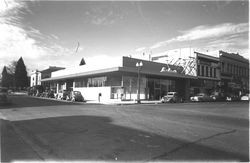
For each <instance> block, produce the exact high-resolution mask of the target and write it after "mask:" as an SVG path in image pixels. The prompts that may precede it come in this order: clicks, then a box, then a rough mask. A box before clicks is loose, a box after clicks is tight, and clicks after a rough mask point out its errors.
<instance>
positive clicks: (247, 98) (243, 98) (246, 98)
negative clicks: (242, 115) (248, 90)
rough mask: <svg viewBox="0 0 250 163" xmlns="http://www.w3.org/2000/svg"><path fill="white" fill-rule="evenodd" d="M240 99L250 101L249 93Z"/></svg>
mask: <svg viewBox="0 0 250 163" xmlns="http://www.w3.org/2000/svg"><path fill="white" fill-rule="evenodd" d="M240 100H241V101H249V94H245V95H243V96H241V98H240Z"/></svg>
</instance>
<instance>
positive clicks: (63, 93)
mask: <svg viewBox="0 0 250 163" xmlns="http://www.w3.org/2000/svg"><path fill="white" fill-rule="evenodd" d="M68 96H69V92H68V91H66V90H63V91H59V92H58V95H57V99H60V100H66V99H67V97H68Z"/></svg>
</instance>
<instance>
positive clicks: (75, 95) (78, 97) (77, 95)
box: [68, 91, 84, 102]
mask: <svg viewBox="0 0 250 163" xmlns="http://www.w3.org/2000/svg"><path fill="white" fill-rule="evenodd" d="M68 100H70V101H80V102H83V101H84V98H83V96H82V94H81V92H80V91H71V92H70V94H69V98H68Z"/></svg>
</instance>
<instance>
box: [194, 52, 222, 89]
mask: <svg viewBox="0 0 250 163" xmlns="http://www.w3.org/2000/svg"><path fill="white" fill-rule="evenodd" d="M194 54H196V64H197V79H195V80H191V82H190V93H191V94H197V93H200V92H203V93H207V94H211V93H212V92H214V91H219V87H218V85H219V81H220V64H219V62H220V61H219V58H217V57H213V56H210V55H206V54H202V53H199V52H194Z"/></svg>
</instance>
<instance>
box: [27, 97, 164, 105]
mask: <svg viewBox="0 0 250 163" xmlns="http://www.w3.org/2000/svg"><path fill="white" fill-rule="evenodd" d="M29 97H32V98H39V99H45V100H53V101H60V102H65V103H77V104H101V105H133V104H138V103H137V101H136V100H131V101H122V100H120V99H110V100H105V101H104V100H103V101H102V100H101V101H100V102H99V101H98V100H86V101H85V102H72V101H67V100H58V99H55V98H45V97H36V96H29ZM159 103H161V101H160V100H154V101H148V100H141V103H140V104H159Z"/></svg>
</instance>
